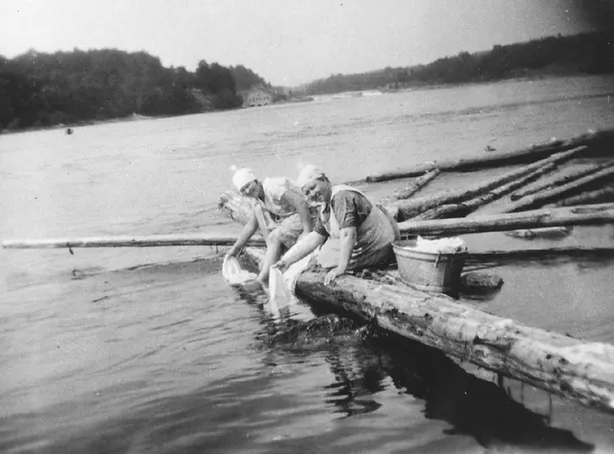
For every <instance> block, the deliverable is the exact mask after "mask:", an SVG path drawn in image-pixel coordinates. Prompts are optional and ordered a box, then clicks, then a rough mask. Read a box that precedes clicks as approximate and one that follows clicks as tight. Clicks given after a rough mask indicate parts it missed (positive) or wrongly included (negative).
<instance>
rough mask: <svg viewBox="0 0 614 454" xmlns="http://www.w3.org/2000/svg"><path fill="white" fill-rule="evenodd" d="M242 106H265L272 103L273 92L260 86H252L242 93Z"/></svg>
mask: <svg viewBox="0 0 614 454" xmlns="http://www.w3.org/2000/svg"><path fill="white" fill-rule="evenodd" d="M242 96H243V107H254V106H266V105H268V104H272V103H273V93H269V92H268V91H266V90H263V89H261V88H253V89H251V90H247V91H245V92H244V93H242Z"/></svg>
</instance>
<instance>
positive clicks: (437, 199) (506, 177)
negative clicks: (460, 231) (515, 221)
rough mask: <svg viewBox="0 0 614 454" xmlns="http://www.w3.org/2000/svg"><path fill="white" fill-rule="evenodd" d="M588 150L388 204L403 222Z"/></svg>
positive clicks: (561, 155)
mask: <svg viewBox="0 0 614 454" xmlns="http://www.w3.org/2000/svg"><path fill="white" fill-rule="evenodd" d="M586 150H587V148H586V147H577V148H573V149H571V150H568V151H564V152H562V153H557V154H555V155H553V156H550V157H549V158H546V159H542V160H541V161H538V162H535V163H533V164H529V165H528V166H523V167H522V168H520V169H514V170H511V171H509V172H506V173H505V174H503V175H498V176H497V177H494V178H491V179H490V180H487V181H485V182H479V183H477V184H474V185H471V186H469V187H467V188H462V189H460V190H452V191H446V192H444V193H441V194H439V195H434V196H428V197H418V198H415V199H412V200H398V201H395V202H392V203H389V204H387V206H389V207H391V209H392V207H396V208H398V210H399V215H398V216H399V218H400V219H401V220H405V219H410V218H412V217H414V216H417V215H418V214H420V213H422V212H424V211H427V210H430V209H431V208H436V207H438V206H440V205H444V204H452V203H460V202H463V201H465V200H469V199H472V198H475V197H478V196H480V195H483V194H484V193H486V192H488V191H492V190H493V189H495V188H497V187H499V186H503V185H505V184H507V183H509V182H511V181H514V180H517V179H519V178H522V177H524V176H526V175H528V174H531V173H533V172H535V171H538V170H539V169H541V168H544V167H546V168H548V169H550V166H551V165H557V164H560V163H562V162H564V161H566V160H569V159H571V158H573V157H575V156H577V155H578V154H580V153H584V152H586Z"/></svg>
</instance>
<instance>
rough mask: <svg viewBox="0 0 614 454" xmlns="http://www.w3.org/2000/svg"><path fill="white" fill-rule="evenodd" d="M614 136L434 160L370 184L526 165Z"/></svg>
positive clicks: (585, 137) (378, 177)
mask: <svg viewBox="0 0 614 454" xmlns="http://www.w3.org/2000/svg"><path fill="white" fill-rule="evenodd" d="M613 135H614V131H610V130H605V131H599V132H589V133H587V134H583V135H580V136H578V137H573V138H571V139H568V140H564V141H557V142H555V143H553V142H546V143H543V144H539V145H532V146H531V147H528V148H522V149H520V150H514V151H509V152H507V153H496V154H489V155H486V156H484V155H480V156H476V157H472V158H461V159H450V160H440V161H431V162H427V163H423V164H419V165H416V166H413V167H408V168H406V169H401V170H397V171H393V172H387V173H382V174H377V175H369V176H368V177H367V178H366V181H367V182H370V183H373V182H378V181H388V180H394V179H397V178H407V177H415V176H418V175H421V174H423V173H424V172H428V171H430V170H433V169H436V168H437V169H440V170H442V171H444V172H450V171H456V172H460V171H467V170H475V169H480V168H488V167H499V166H504V165H514V164H525V163H529V162H534V161H536V160H538V159H542V158H544V157H547V156H550V155H552V154H554V153H559V152H561V151H566V150H569V149H571V148H575V147H578V146H582V145H590V146H591V148H595V149H600V148H602V147H603V144H604V143H610V144H611V141H612V139H613V137H612V136H613Z"/></svg>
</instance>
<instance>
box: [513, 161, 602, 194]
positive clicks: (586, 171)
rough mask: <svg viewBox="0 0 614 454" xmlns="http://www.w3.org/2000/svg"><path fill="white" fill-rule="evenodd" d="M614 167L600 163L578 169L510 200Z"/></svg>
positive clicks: (535, 186) (538, 185) (540, 182)
mask: <svg viewBox="0 0 614 454" xmlns="http://www.w3.org/2000/svg"><path fill="white" fill-rule="evenodd" d="M610 165H612V163H610V162H605V163H599V164H592V165H589V166H587V167H583V168H581V169H578V170H576V171H574V172H570V173H567V174H565V175H562V176H560V177H559V178H555V179H553V180H550V181H539V182H536V183H534V184H531V185H529V186H527V187H525V188H523V189H521V190H519V191H516V192H514V193H513V194H512V195H510V198H511V199H512V200H518V199H521V198H523V197H526V196H528V195H531V194H535V193H536V192H540V191H543V190H545V189H552V188H556V187H559V186H561V185H563V184H567V183H569V182H571V181H574V180H577V179H579V178H582V177H584V176H587V175H591V174H593V173H596V172H598V171H599V170H601V169H603V168H604V167H607V166H610Z"/></svg>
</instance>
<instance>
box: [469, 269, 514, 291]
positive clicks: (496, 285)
mask: <svg viewBox="0 0 614 454" xmlns="http://www.w3.org/2000/svg"><path fill="white" fill-rule="evenodd" d="M502 285H503V278H502V277H501V276H498V275H496V274H490V273H478V272H471V273H465V274H463V275H462V276H461V279H460V286H461V288H460V290H461V291H462V292H465V293H484V292H491V291H493V290H497V289H500V288H501V286H502Z"/></svg>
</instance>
